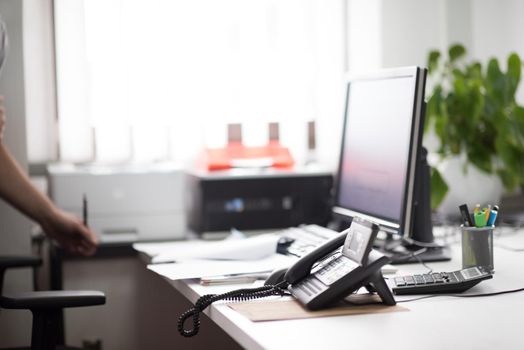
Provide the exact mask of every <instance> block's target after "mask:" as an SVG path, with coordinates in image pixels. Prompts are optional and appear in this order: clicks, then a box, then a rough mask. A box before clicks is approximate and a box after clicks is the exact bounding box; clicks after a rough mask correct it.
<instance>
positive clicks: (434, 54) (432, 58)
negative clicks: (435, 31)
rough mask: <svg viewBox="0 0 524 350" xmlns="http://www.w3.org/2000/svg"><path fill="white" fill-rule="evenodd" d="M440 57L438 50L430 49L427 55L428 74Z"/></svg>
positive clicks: (435, 67) (432, 70)
mask: <svg viewBox="0 0 524 350" xmlns="http://www.w3.org/2000/svg"><path fill="white" fill-rule="evenodd" d="M439 58H440V52H439V51H436V50H434V51H430V52H429V55H428V71H429V74H433V72H434V71H435V70H436V69H437V67H438V60H439Z"/></svg>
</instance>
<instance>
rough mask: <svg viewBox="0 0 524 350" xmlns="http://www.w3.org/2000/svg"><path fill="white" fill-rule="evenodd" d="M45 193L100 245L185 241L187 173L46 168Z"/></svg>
mask: <svg viewBox="0 0 524 350" xmlns="http://www.w3.org/2000/svg"><path fill="white" fill-rule="evenodd" d="M47 170H48V177H49V192H50V196H51V198H52V199H53V201H54V202H55V203H56V204H57V205H58V206H59V207H60V208H62V209H64V210H66V211H68V212H71V213H74V214H75V215H77V216H78V217H79V218H81V217H82V198H83V196H84V195H85V196H86V198H87V202H88V225H89V227H90V228H91V229H92V230H93V231H94V232H95V233H96V234H97V235H98V237H99V239H100V241H101V242H134V241H149V240H171V239H181V238H184V237H185V235H186V232H187V228H186V211H185V207H184V198H185V193H184V191H185V190H186V188H187V186H185V178H186V177H185V172H184V171H183V170H182V169H181V168H178V167H175V166H172V165H162V166H140V167H139V166H111V167H108V166H94V165H91V166H72V165H50V166H48V169H47Z"/></svg>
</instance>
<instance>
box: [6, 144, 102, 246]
mask: <svg viewBox="0 0 524 350" xmlns="http://www.w3.org/2000/svg"><path fill="white" fill-rule="evenodd" d="M0 197H2V198H3V199H5V200H6V201H7V202H8V203H10V204H11V205H13V206H14V207H16V208H17V209H18V210H20V211H21V212H22V213H24V214H25V215H27V216H28V217H30V218H31V219H33V220H35V221H36V222H38V223H39V224H40V226H41V227H42V229H43V230H44V232H45V233H46V235H47V236H49V237H51V238H53V239H55V240H56V241H57V242H58V243H59V244H60V245H61V246H63V247H64V248H66V249H67V250H69V251H70V252H72V253H77V254H81V255H92V254H93V253H94V252H95V251H96V245H97V239H96V236H95V234H94V233H93V232H92V231H91V230H89V229H88V228H87V227H85V226H84V225H83V224H82V222H81V221H80V220H79V219H77V218H76V217H74V216H73V215H71V214H68V213H66V212H64V211H62V210H61V209H59V208H57V207H56V206H55V205H54V204H53V203H52V202H51V201H50V200H49V199H48V198H47V197H46V196H45V195H44V194H42V193H41V192H40V191H39V190H37V189H36V188H35V187H34V186H33V184H32V183H31V181H30V180H29V178H28V177H27V176H26V175H25V174H24V172H23V171H22V169H21V168H20V167H19V165H18V164H17V163H16V161H15V160H14V158H13V157H12V156H11V154H10V153H9V151H8V150H7V148H6V147H5V145H3V144H2V143H0Z"/></svg>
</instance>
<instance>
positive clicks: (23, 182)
mask: <svg viewBox="0 0 524 350" xmlns="http://www.w3.org/2000/svg"><path fill="white" fill-rule="evenodd" d="M0 197H1V198H3V199H4V200H6V201H7V202H8V203H10V204H11V205H13V206H14V207H16V208H17V209H18V210H20V211H21V212H22V213H24V214H26V215H27V216H29V217H30V218H31V219H33V220H35V221H37V222H39V223H44V222H45V221H48V220H50V218H51V217H52V216H53V215H54V210H55V207H54V205H53V204H52V203H51V201H50V200H49V199H48V198H47V197H46V196H45V195H43V194H42V193H41V192H40V191H38V190H37V189H36V188H35V187H34V186H33V184H32V183H31V181H30V180H29V178H28V176H27V175H26V174H25V173H24V172H23V170H22V169H21V168H20V166H19V165H18V163H17V162H16V160H15V159H14V158H13V156H12V155H11V154H10V152H9V151H8V150H7V148H6V147H5V146H4V145H3V144H2V143H0Z"/></svg>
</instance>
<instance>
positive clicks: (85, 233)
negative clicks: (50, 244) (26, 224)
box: [41, 209, 98, 256]
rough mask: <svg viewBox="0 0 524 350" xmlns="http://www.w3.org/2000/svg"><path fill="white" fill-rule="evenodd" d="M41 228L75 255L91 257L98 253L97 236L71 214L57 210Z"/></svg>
mask: <svg viewBox="0 0 524 350" xmlns="http://www.w3.org/2000/svg"><path fill="white" fill-rule="evenodd" d="M41 226H42V229H43V230H44V232H45V233H46V235H47V236H48V237H50V238H53V239H54V240H56V241H57V242H58V243H59V244H60V246H62V247H63V248H65V249H66V250H68V251H69V252H71V253H73V254H78V255H84V256H89V255H93V254H94V253H95V251H96V246H97V244H98V240H97V238H96V235H95V234H94V233H93V231H91V230H90V229H88V228H87V227H86V226H84V225H83V224H82V222H81V221H80V220H79V219H77V218H76V217H75V216H73V215H71V214H69V213H66V212H64V211H62V210H60V209H56V210H55V211H54V213H53V216H52V217H51V218H50V219H49V220H46V221H45V222H44V223H41Z"/></svg>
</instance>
